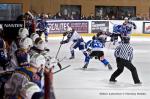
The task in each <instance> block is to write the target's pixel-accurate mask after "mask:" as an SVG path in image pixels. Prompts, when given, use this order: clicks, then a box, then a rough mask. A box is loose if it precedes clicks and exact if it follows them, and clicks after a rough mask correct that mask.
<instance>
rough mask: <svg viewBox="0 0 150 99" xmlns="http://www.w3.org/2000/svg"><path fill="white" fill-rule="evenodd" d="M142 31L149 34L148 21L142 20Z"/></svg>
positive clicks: (149, 23)
mask: <svg viewBox="0 0 150 99" xmlns="http://www.w3.org/2000/svg"><path fill="white" fill-rule="evenodd" d="M143 33H145V34H150V22H143Z"/></svg>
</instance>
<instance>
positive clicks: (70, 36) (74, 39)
mask: <svg viewBox="0 0 150 99" xmlns="http://www.w3.org/2000/svg"><path fill="white" fill-rule="evenodd" d="M70 41H72V42H83V38H82V37H81V36H80V35H79V33H77V32H76V31H72V32H69V33H68V35H67V39H66V40H65V43H68V42H70Z"/></svg>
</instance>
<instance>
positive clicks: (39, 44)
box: [35, 38, 45, 50]
mask: <svg viewBox="0 0 150 99" xmlns="http://www.w3.org/2000/svg"><path fill="white" fill-rule="evenodd" d="M35 47H36V48H37V49H39V50H44V49H45V42H44V41H43V40H42V39H41V38H37V39H36V40H35Z"/></svg>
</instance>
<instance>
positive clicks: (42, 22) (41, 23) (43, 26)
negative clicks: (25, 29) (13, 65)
mask: <svg viewBox="0 0 150 99" xmlns="http://www.w3.org/2000/svg"><path fill="white" fill-rule="evenodd" d="M37 28H38V29H39V30H40V31H42V32H44V34H45V35H48V31H47V28H48V23H47V22H46V21H45V20H40V21H39V22H38V25H37Z"/></svg>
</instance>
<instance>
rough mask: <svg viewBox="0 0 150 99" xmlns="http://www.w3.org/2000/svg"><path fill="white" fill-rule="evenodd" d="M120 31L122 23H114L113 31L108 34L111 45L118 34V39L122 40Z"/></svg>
mask: <svg viewBox="0 0 150 99" xmlns="http://www.w3.org/2000/svg"><path fill="white" fill-rule="evenodd" d="M121 31H122V25H114V26H113V33H112V34H111V35H110V37H111V42H113V45H115V44H116V42H117V41H118V36H119V37H120V39H121V41H122V35H121Z"/></svg>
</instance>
